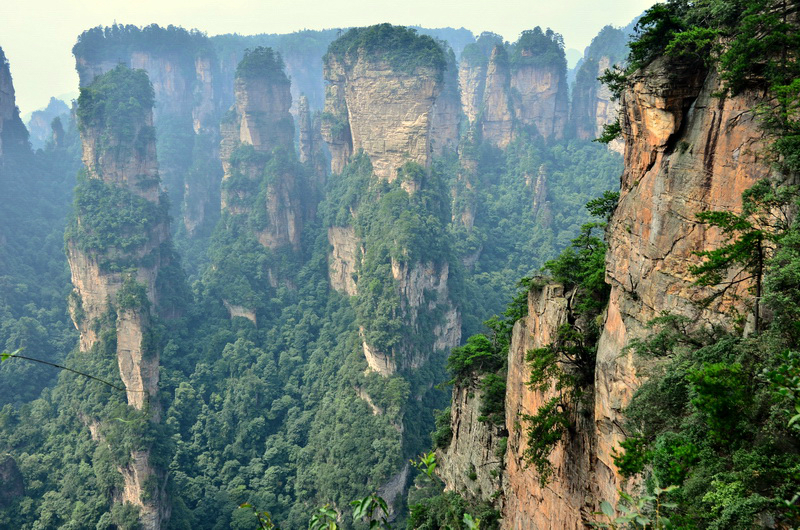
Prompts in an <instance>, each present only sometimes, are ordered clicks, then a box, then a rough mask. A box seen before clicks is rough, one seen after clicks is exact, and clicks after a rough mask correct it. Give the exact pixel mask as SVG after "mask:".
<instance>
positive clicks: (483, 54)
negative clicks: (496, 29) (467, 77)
mask: <svg viewBox="0 0 800 530" xmlns="http://www.w3.org/2000/svg"><path fill="white" fill-rule="evenodd" d="M502 45H503V38H502V37H501V36H500V35H498V34H496V33H491V32H488V31H484V32H483V33H481V34H480V35H479V36H478V38H477V39H475V42H472V43H470V44H467V45H466V46H464V50H463V51H462V52H461V57H460V60H461V61H462V62H465V63H466V64H468V65H471V66H478V65H482V64H484V65H485V64H488V63H489V58H490V57H491V55H492V50H493V49H494V47H495V46H502Z"/></svg>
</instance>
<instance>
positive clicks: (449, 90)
mask: <svg viewBox="0 0 800 530" xmlns="http://www.w3.org/2000/svg"><path fill="white" fill-rule="evenodd" d="M460 121H461V96H460V95H459V93H458V67H457V66H456V62H455V59H454V58H453V57H452V56H450V57H449V60H448V61H447V68H446V69H445V71H444V76H443V81H442V92H441V94H439V96H438V97H437V98H436V103H434V105H433V109H432V110H431V150H432V151H433V154H434V155H435V156H440V155H442V154H443V153H444V152H445V151H447V150H451V151H452V150H455V149H456V147H458V126H459V123H460Z"/></svg>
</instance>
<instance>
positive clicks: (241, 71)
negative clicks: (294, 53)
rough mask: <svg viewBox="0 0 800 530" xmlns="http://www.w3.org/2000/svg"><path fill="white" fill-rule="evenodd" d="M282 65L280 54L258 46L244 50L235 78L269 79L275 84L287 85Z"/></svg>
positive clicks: (287, 79) (287, 80)
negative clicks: (283, 83)
mask: <svg viewBox="0 0 800 530" xmlns="http://www.w3.org/2000/svg"><path fill="white" fill-rule="evenodd" d="M283 70H284V64H283V59H282V58H281V54H279V53H278V52H276V51H274V50H273V49H272V48H265V47H263V46H258V47H257V48H254V49H252V50H251V49H249V48H248V49H246V50H245V52H244V56H243V57H242V60H241V61H239V64H238V66H236V77H237V78H243V79H257V78H264V77H266V78H269V79H270V80H274V81H276V82H285V83H289V78H287V77H286V74H285V73H284V71H283Z"/></svg>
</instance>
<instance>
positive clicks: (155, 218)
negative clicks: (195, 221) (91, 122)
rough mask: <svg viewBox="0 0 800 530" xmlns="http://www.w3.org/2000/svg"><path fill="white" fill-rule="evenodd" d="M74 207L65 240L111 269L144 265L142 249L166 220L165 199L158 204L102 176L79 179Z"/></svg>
mask: <svg viewBox="0 0 800 530" xmlns="http://www.w3.org/2000/svg"><path fill="white" fill-rule="evenodd" d="M74 208H75V217H74V218H73V219H72V220H71V221H70V225H69V227H68V228H67V231H66V234H65V236H64V237H65V239H66V240H67V241H69V242H72V243H74V244H75V245H76V246H77V248H78V249H80V250H83V251H86V252H90V253H93V254H95V255H99V256H102V259H101V263H100V266H101V267H102V268H103V269H105V270H110V271H120V270H124V269H127V268H129V267H135V266H138V265H140V264H143V263H144V260H146V259H147V258H148V256H147V255H140V254H139V251H140V249H141V248H142V246H143V245H144V244H145V243H146V242H147V241H150V240H151V239H152V237H153V232H154V231H155V230H156V229H158V228H159V227H160V226H163V224H164V223H166V221H167V205H166V200H162V201H160V203H159V204H155V203H153V202H150V201H148V200H147V199H145V198H143V197H140V196H138V195H136V194H135V193H133V192H131V191H129V190H127V189H125V188H122V187H119V186H114V185H113V184H106V183H105V182H103V181H102V180H99V179H90V178H82V179H80V180H79V181H78V185H77V186H76V188H75V200H74ZM79 220H80V221H79Z"/></svg>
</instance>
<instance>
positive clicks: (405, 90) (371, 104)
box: [322, 52, 451, 181]
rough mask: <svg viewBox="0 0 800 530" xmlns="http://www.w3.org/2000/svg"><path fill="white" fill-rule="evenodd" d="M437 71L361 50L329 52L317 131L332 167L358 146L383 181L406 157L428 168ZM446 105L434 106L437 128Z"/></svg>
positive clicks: (443, 120) (443, 119)
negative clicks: (402, 66) (407, 67)
mask: <svg viewBox="0 0 800 530" xmlns="http://www.w3.org/2000/svg"><path fill="white" fill-rule="evenodd" d="M441 75H442V72H438V71H436V70H435V69H434V68H432V67H428V66H420V67H417V68H416V69H415V70H414V71H408V72H406V71H403V70H398V69H397V68H394V67H393V66H392V65H391V64H390V63H389V62H388V61H386V60H381V59H380V58H377V59H376V58H375V57H374V56H370V55H368V54H366V53H363V52H362V53H359V54H358V55H357V56H351V55H347V56H339V55H335V54H329V55H328V58H327V61H326V63H325V79H326V80H327V81H328V82H329V83H330V84H329V86H328V87H327V89H326V98H325V112H324V114H323V123H322V135H323V138H324V139H325V141H326V142H328V147H329V149H330V151H331V156H332V162H331V171H332V172H333V173H339V172H341V170H342V168H344V164H345V163H346V161H347V159H348V158H349V156H350V155H351V154H352V153H355V152H358V151H360V150H363V151H364V152H365V153H366V154H367V156H369V158H370V161H371V162H372V167H373V171H374V172H375V175H376V176H377V177H378V178H381V179H386V180H388V181H393V180H394V179H395V178H396V177H397V171H398V169H399V168H400V167H401V166H402V165H403V164H405V163H406V162H416V163H418V164H420V165H421V166H423V167H428V164H429V163H430V159H431V154H432V147H431V140H432V134H431V128H432V126H433V119H432V118H433V115H434V105H435V104H436V101H437V98H438V97H439V95H440V93H441V92H442V80H441ZM448 108H449V107H448V105H446V104H444V103H443V104H441V106H440V107H439V112H438V114H437V116H439V117H440V120H439V123H440V128H441V127H444V126H446V125H447V122H448V120H450V118H448V117H447V113H448V112H451V111H450V110H448ZM448 134H449V133H448ZM444 137H445V138H446V135H445V136H444ZM442 145H446V142H444V141H443V142H442Z"/></svg>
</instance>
